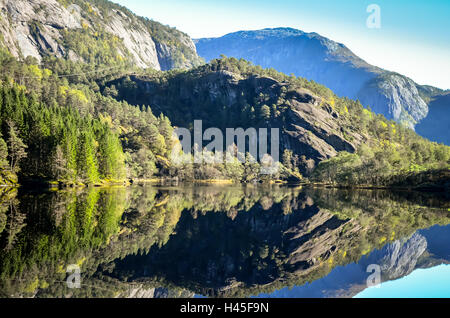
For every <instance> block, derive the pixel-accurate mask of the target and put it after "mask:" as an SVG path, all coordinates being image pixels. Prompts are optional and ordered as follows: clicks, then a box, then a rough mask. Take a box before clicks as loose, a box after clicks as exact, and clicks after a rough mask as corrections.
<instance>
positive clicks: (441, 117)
mask: <svg viewBox="0 0 450 318" xmlns="http://www.w3.org/2000/svg"><path fill="white" fill-rule="evenodd" d="M429 108H430V111H429V114H428V116H427V117H426V118H425V119H424V120H422V121H421V122H420V123H419V124H418V125H417V126H416V131H417V133H418V134H420V135H421V136H424V137H425V138H428V139H430V140H434V141H436V142H441V143H444V144H446V145H450V125H449V118H450V92H447V93H444V94H440V95H437V96H435V97H433V98H432V100H431V101H430V103H429Z"/></svg>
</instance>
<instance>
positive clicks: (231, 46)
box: [194, 28, 442, 139]
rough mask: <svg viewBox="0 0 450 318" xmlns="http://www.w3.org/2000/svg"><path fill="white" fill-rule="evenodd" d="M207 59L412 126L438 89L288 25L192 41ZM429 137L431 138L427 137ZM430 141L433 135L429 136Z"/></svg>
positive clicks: (315, 34)
mask: <svg viewBox="0 0 450 318" xmlns="http://www.w3.org/2000/svg"><path fill="white" fill-rule="evenodd" d="M194 42H195V44H196V47H197V51H198V54H199V55H200V56H201V57H203V58H205V59H206V60H207V61H210V60H211V59H214V58H217V57H218V56H220V55H221V54H224V55H226V56H229V57H236V58H244V59H246V60H249V61H251V62H253V63H254V64H257V65H261V66H262V67H264V68H274V69H276V70H277V71H280V72H283V73H286V74H291V73H293V74H294V75H296V76H301V77H305V78H307V79H309V80H314V81H316V82H319V83H320V84H323V85H325V86H327V87H329V88H330V89H331V90H333V91H334V92H335V93H336V94H337V95H340V96H346V97H348V98H351V99H359V100H360V101H361V103H362V104H363V105H365V106H370V107H371V109H372V110H374V111H375V112H376V113H380V114H383V115H385V116H386V117H387V118H388V119H394V120H396V121H398V122H403V123H405V124H407V125H408V126H410V127H414V126H415V125H416V124H417V123H418V122H420V121H421V120H423V119H424V118H425V117H426V116H427V114H428V106H427V103H426V100H427V99H431V98H432V97H433V96H434V95H435V94H439V93H442V90H440V89H437V88H433V87H430V86H420V85H418V84H416V83H415V82H414V81H413V80H411V79H410V78H408V77H406V76H403V75H401V74H398V73H394V72H389V71H386V70H383V69H381V68H379V67H376V66H373V65H370V64H368V63H367V62H365V61H364V60H363V59H361V58H359V57H358V56H356V55H355V54H354V53H353V52H352V51H351V50H350V49H348V48H347V47H346V46H345V45H343V44H340V43H337V42H334V41H332V40H330V39H327V38H325V37H323V36H320V35H319V34H317V33H305V32H303V31H300V30H296V29H292V28H275V29H263V30H257V31H240V32H235V33H230V34H227V35H225V36H223V37H220V38H204V39H197V40H194ZM428 137H429V138H431V137H434V136H431V137H430V136H428ZM432 139H433V138H432Z"/></svg>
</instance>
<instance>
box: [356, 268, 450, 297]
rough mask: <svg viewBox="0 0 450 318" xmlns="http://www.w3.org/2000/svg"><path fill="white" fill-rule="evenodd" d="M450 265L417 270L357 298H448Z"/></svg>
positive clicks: (449, 295)
mask: <svg viewBox="0 0 450 318" xmlns="http://www.w3.org/2000/svg"><path fill="white" fill-rule="evenodd" d="M448 297H450V265H440V266H437V267H433V268H427V269H417V270H415V271H414V272H412V274H410V275H408V276H405V277H402V278H400V279H397V280H393V281H388V282H385V283H382V284H380V285H378V286H377V287H370V288H367V289H365V290H364V291H363V292H361V293H360V294H358V295H357V296H356V297H355V298H448Z"/></svg>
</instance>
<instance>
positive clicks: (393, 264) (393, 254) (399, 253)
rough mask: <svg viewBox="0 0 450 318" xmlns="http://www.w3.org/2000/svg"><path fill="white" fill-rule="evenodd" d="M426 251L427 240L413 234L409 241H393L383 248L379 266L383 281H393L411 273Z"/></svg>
mask: <svg viewBox="0 0 450 318" xmlns="http://www.w3.org/2000/svg"><path fill="white" fill-rule="evenodd" d="M426 249H427V240H426V238H425V237H423V236H422V235H420V234H418V233H415V234H414V235H413V236H412V237H411V238H410V239H406V240H399V241H395V242H394V243H392V244H389V245H387V246H386V247H385V253H386V255H385V257H383V258H382V259H381V260H380V261H379V264H380V265H381V271H382V275H383V276H384V277H385V280H393V279H396V278H399V277H403V276H406V275H409V274H410V273H412V271H413V270H414V269H415V268H416V264H417V260H418V259H419V257H420V256H421V255H422V254H423V253H424V252H425V251H426Z"/></svg>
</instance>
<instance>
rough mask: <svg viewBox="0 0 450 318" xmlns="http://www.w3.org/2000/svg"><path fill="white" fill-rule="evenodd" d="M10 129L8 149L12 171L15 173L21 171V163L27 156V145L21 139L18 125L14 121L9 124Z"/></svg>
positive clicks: (9, 121)
mask: <svg viewBox="0 0 450 318" xmlns="http://www.w3.org/2000/svg"><path fill="white" fill-rule="evenodd" d="M7 125H8V128H9V138H8V148H9V158H10V170H11V171H13V172H18V171H19V164H20V161H21V160H22V159H23V158H25V157H26V156H27V152H26V150H25V149H27V148H28V147H27V145H25V144H24V142H23V141H22V139H20V138H19V132H18V130H17V128H16V124H15V123H14V122H13V121H12V120H8V122H7Z"/></svg>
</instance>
